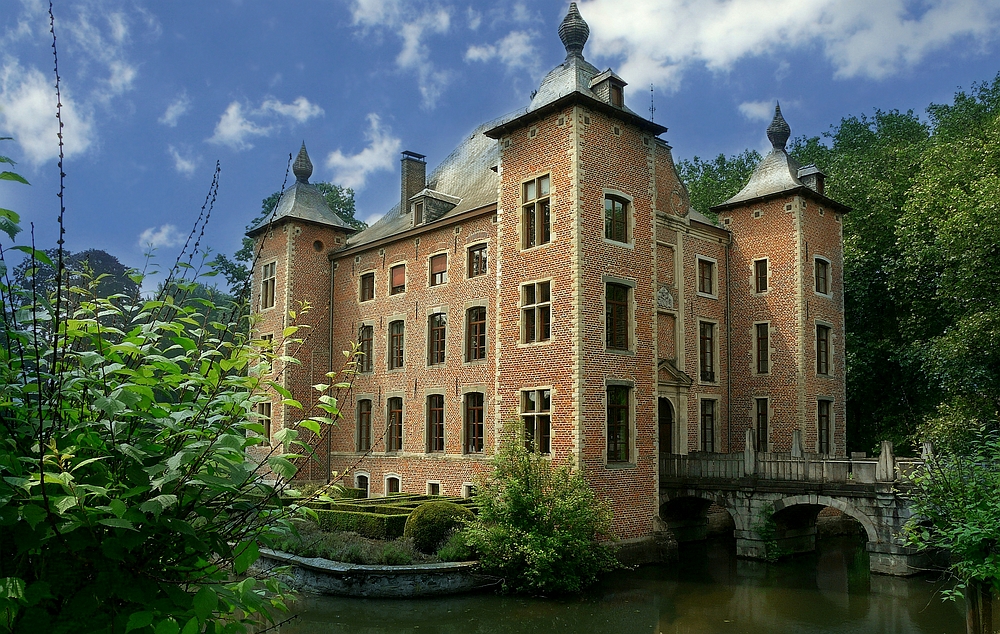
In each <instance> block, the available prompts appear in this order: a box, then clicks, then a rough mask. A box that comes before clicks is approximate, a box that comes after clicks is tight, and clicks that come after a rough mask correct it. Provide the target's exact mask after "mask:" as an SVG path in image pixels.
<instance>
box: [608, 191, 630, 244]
mask: <svg viewBox="0 0 1000 634" xmlns="http://www.w3.org/2000/svg"><path fill="white" fill-rule="evenodd" d="M627 211H628V201H627V200H625V199H624V198H618V197H617V196H606V197H605V198H604V237H605V238H607V239H608V240H614V241H615V242H628V216H627Z"/></svg>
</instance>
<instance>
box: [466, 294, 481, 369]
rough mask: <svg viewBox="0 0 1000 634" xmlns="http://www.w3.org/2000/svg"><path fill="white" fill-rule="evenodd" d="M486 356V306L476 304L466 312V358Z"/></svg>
mask: <svg viewBox="0 0 1000 634" xmlns="http://www.w3.org/2000/svg"><path fill="white" fill-rule="evenodd" d="M485 358H486V307H485V306H474V307H473V308H470V309H469V310H468V311H467V312H466V313H465V360H466V361H482V360H483V359H485Z"/></svg>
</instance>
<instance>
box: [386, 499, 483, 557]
mask: <svg viewBox="0 0 1000 634" xmlns="http://www.w3.org/2000/svg"><path fill="white" fill-rule="evenodd" d="M475 517H476V516H475V515H473V514H472V511H470V510H469V509H467V508H465V507H464V506H459V505H458V504H455V503H454V502H446V501H440V500H439V501H434V502H424V503H423V504H421V505H420V506H418V507H417V508H416V509H415V510H414V511H413V512H412V513H410V516H409V518H408V519H407V520H406V526H405V528H404V529H403V537H406V538H409V539H412V540H413V544H414V545H415V546H416V547H417V550H419V551H420V552H422V553H432V552H434V551H436V550H437V547H438V546H439V545H441V542H443V541H444V540H446V539H447V538H448V533H450V532H451V531H453V530H454V529H455V528H459V527H461V526H462V524H463V523H465V522H468V521H472V520H473V519H475Z"/></svg>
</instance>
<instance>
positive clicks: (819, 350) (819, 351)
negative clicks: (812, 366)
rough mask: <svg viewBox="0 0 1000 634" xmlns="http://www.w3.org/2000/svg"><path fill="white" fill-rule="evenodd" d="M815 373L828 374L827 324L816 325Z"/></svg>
mask: <svg viewBox="0 0 1000 634" xmlns="http://www.w3.org/2000/svg"><path fill="white" fill-rule="evenodd" d="M816 374H830V327H829V326H816Z"/></svg>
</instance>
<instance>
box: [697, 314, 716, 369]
mask: <svg viewBox="0 0 1000 634" xmlns="http://www.w3.org/2000/svg"><path fill="white" fill-rule="evenodd" d="M698 332H699V337H698V340H699V343H698V346H699V348H698V349H699V355H698V356H699V358H700V359H701V380H702V381H708V382H710V383H714V382H715V324H712V323H709V322H706V321H702V322H699V324H698Z"/></svg>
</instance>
